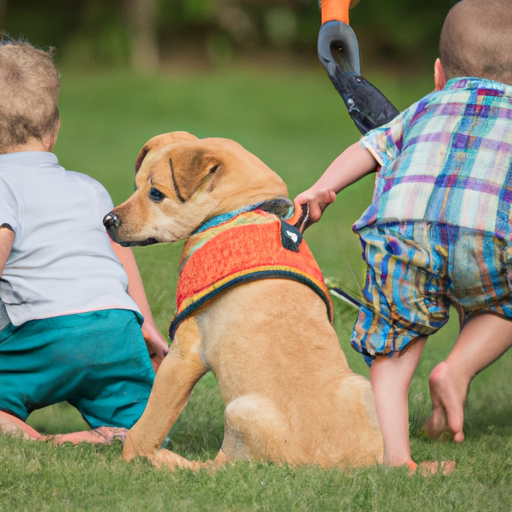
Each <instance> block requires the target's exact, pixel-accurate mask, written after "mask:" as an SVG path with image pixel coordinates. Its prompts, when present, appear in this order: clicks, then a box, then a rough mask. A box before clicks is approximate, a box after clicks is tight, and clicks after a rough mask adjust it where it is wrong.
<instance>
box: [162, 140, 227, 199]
mask: <svg viewBox="0 0 512 512" xmlns="http://www.w3.org/2000/svg"><path fill="white" fill-rule="evenodd" d="M169 166H170V168H171V175H172V179H173V183H174V191H175V192H176V196H177V198H178V200H179V201H180V202H181V203H184V202H186V201H187V200H188V199H189V198H190V197H192V196H193V195H194V193H195V192H196V190H197V189H198V188H199V187H200V186H201V184H202V183H203V182H204V180H205V178H207V177H209V176H213V175H214V174H215V173H216V172H217V171H218V170H219V168H220V166H221V162H220V161H219V160H218V159H217V158H214V157H213V156H212V155H211V154H209V153H207V152H206V151H203V150H199V149H197V148H195V149H193V150H191V149H189V150H187V151H183V152H180V153H178V154H175V155H174V156H172V157H171V158H170V159H169Z"/></svg>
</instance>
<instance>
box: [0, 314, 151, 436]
mask: <svg viewBox="0 0 512 512" xmlns="http://www.w3.org/2000/svg"><path fill="white" fill-rule="evenodd" d="M141 323H142V318H141V317H140V316H139V315H138V314H136V313H135V312H133V311H129V310H121V309H110V310H100V311H92V312H88V313H80V314H74V315H66V316H59V317H54V318H47V319H43V320H33V321H30V322H26V323H24V324H22V325H20V326H17V327H16V326H13V325H12V324H9V325H8V326H7V327H6V328H5V329H3V330H2V331H1V332H0V410H2V411H5V412H7V413H9V414H12V415H14V416H17V417H18V418H20V419H21V420H23V421H25V420H26V419H27V417H28V415H29V414H30V413H31V412H32V411H34V410H36V409H41V408H42V407H46V406H48V405H52V404H55V403H58V402H63V401H67V402H69V403H70V404H71V405H73V406H74V407H76V408H77V409H78V410H79V411H80V413H81V414H82V416H83V417H84V419H85V421H87V423H88V424H89V425H90V426H91V427H92V428H98V427H101V426H103V425H105V426H110V427H124V428H131V427H132V426H133V425H134V424H135V422H136V421H137V420H138V419H139V417H140V416H141V414H142V413H143V411H144V408H145V407H146V403H147V400H148V398H149V394H150V392H151V387H152V385H153V380H154V377H155V373H154V371H153V367H152V364H151V360H150V358H149V354H148V350H147V348H146V344H145V342H144V338H143V336H142V331H141Z"/></svg>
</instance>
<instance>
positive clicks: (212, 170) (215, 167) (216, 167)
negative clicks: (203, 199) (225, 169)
mask: <svg viewBox="0 0 512 512" xmlns="http://www.w3.org/2000/svg"><path fill="white" fill-rule="evenodd" d="M218 168H219V164H217V165H214V166H213V167H212V168H211V169H210V170H209V173H210V174H213V173H214V172H216V171H217V169H218Z"/></svg>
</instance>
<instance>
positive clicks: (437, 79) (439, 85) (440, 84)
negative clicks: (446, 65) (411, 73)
mask: <svg viewBox="0 0 512 512" xmlns="http://www.w3.org/2000/svg"><path fill="white" fill-rule="evenodd" d="M434 84H435V86H436V88H435V90H436V91H440V90H441V89H444V86H445V85H446V76H445V74H444V69H443V65H442V64H441V61H440V60H439V59H436V62H435V64H434Z"/></svg>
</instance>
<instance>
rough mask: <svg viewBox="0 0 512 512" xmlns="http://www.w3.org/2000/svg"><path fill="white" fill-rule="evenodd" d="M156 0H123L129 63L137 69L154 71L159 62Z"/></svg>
mask: <svg viewBox="0 0 512 512" xmlns="http://www.w3.org/2000/svg"><path fill="white" fill-rule="evenodd" d="M157 8H158V0H125V12H126V19H127V22H128V30H129V33H130V36H131V37H130V47H131V63H132V67H133V68H134V69H135V70H137V71H141V72H144V71H156V70H157V69H158V66H159V63H160V56H159V49H158V37H157V30H156V14H157Z"/></svg>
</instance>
